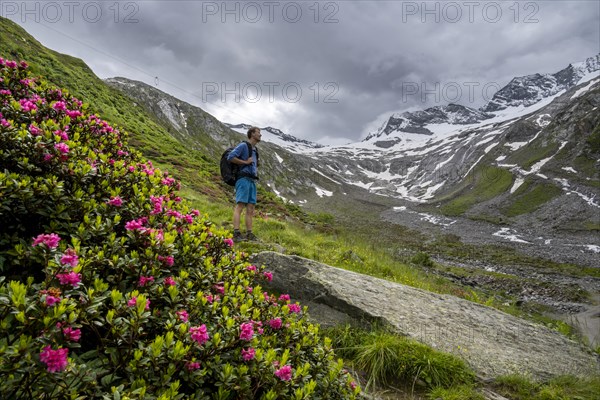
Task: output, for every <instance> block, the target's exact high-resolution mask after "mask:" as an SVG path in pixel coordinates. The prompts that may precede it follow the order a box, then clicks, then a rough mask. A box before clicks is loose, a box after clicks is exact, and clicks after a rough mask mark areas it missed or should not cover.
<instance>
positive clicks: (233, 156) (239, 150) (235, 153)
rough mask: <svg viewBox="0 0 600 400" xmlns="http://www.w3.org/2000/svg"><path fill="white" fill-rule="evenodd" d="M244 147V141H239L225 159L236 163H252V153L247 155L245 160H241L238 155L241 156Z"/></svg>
mask: <svg viewBox="0 0 600 400" xmlns="http://www.w3.org/2000/svg"><path fill="white" fill-rule="evenodd" d="M245 149H246V144H245V143H240V144H238V145H237V146H235V148H234V149H233V150H232V151H231V153H229V156H228V157H227V161H230V162H232V163H234V164H237V165H250V164H252V155H250V157H248V159H247V160H242V159H241V158H240V157H241V156H242V154H243V152H244V150H245Z"/></svg>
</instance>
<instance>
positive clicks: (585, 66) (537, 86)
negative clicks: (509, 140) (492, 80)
mask: <svg viewBox="0 0 600 400" xmlns="http://www.w3.org/2000/svg"><path fill="white" fill-rule="evenodd" d="M599 69H600V55H596V56H594V57H590V58H588V59H587V60H586V61H585V62H583V63H580V64H579V65H577V66H574V65H571V64H570V65H569V66H568V67H567V68H565V69H563V70H561V71H559V72H557V73H555V74H545V75H541V74H533V75H528V76H522V77H518V78H514V79H513V80H512V81H510V83H509V84H508V85H506V86H505V87H503V88H502V89H501V90H499V91H498V92H497V93H496V94H495V95H494V97H493V98H492V100H491V101H490V102H489V103H488V104H487V105H486V106H485V107H483V108H482V110H483V111H485V112H495V111H499V110H504V109H506V108H507V107H517V106H521V105H522V106H525V107H527V106H530V105H532V104H535V103H537V102H539V101H540V100H542V99H543V98H546V97H549V96H552V95H554V94H556V93H558V92H560V91H562V90H567V89H570V88H572V87H573V86H575V85H576V84H577V82H578V81H579V80H580V79H581V78H582V77H583V76H584V75H585V74H587V73H591V72H594V71H598V70H599Z"/></svg>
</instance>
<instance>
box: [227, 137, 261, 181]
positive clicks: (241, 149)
mask: <svg viewBox="0 0 600 400" xmlns="http://www.w3.org/2000/svg"><path fill="white" fill-rule="evenodd" d="M236 157H237V158H239V159H240V160H247V159H248V158H250V154H249V152H248V145H247V144H246V142H242V143H240V144H238V145H237V146H235V148H234V149H233V150H232V151H231V153H229V156H227V161H231V160H233V159H234V158H236ZM256 160H258V157H257V156H256V149H255V148H254V147H252V164H249V165H240V173H241V174H242V175H246V176H251V177H256V178H258V168H257V165H256Z"/></svg>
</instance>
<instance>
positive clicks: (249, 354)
mask: <svg viewBox="0 0 600 400" xmlns="http://www.w3.org/2000/svg"><path fill="white" fill-rule="evenodd" d="M255 356H256V350H254V349H253V348H252V347H250V348H249V349H247V350H246V349H242V358H243V359H244V361H250V360H253V359H254V357H255Z"/></svg>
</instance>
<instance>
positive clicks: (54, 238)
mask: <svg viewBox="0 0 600 400" xmlns="http://www.w3.org/2000/svg"><path fill="white" fill-rule="evenodd" d="M58 242H60V236H58V235H57V234H56V233H50V234H45V233H42V234H41V235H37V236H36V237H35V238H33V244H32V245H31V246H39V245H40V244H45V245H46V246H48V247H49V248H51V249H55V248H57V247H58Z"/></svg>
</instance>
